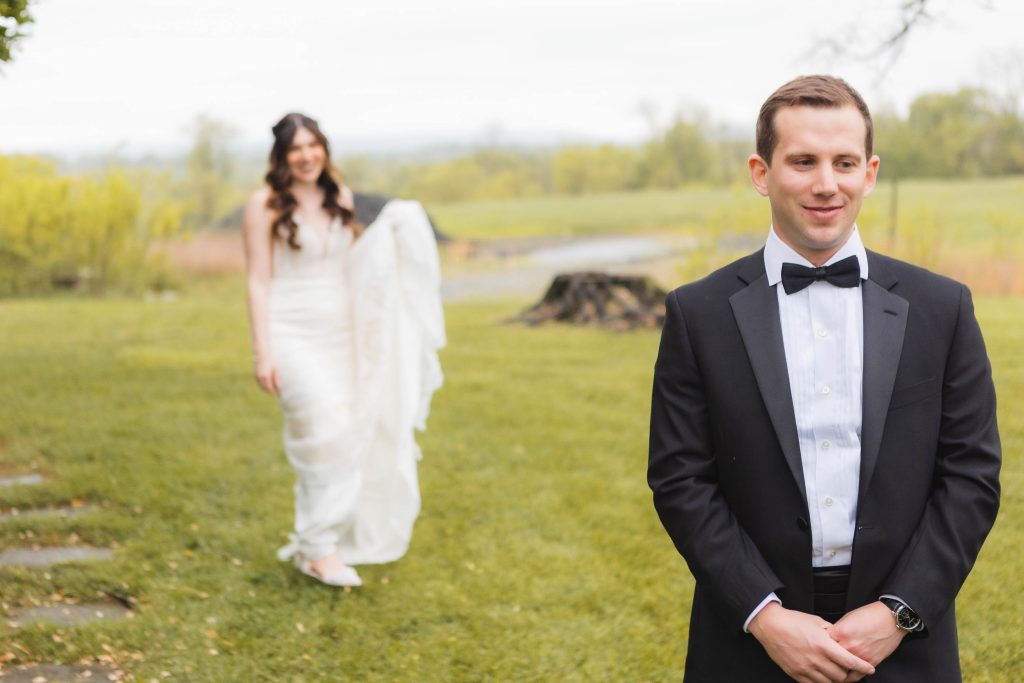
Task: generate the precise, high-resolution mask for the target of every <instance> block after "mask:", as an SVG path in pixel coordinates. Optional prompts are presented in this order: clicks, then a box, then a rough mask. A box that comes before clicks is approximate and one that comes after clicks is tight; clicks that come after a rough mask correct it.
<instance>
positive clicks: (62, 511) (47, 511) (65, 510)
mask: <svg viewBox="0 0 1024 683" xmlns="http://www.w3.org/2000/svg"><path fill="white" fill-rule="evenodd" d="M95 509H96V508H95V507H94V506H92V505H81V506H79V507H56V508H29V509H26V510H18V511H17V512H14V511H11V512H5V513H3V514H2V515H0V521H7V520H11V519H49V518H54V517H55V518H58V519H60V518H65V517H78V516H80V515H84V514H87V513H89V512H93V511H94V510H95Z"/></svg>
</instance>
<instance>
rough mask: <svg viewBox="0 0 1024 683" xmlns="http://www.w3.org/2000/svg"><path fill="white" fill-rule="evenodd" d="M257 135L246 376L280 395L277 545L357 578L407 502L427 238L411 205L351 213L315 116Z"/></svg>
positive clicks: (431, 381) (320, 567) (427, 337)
mask: <svg viewBox="0 0 1024 683" xmlns="http://www.w3.org/2000/svg"><path fill="white" fill-rule="evenodd" d="M273 133H274V144H273V148H272V149H271V152H270V168H269V171H268V172H267V175H266V182H267V184H266V185H265V186H264V187H262V188H261V189H259V190H257V191H256V192H255V193H253V195H252V197H251V198H250V199H249V201H248V203H247V205H246V208H245V217H244V230H243V233H244V239H245V254H246V269H247V273H248V302H249V320H250V325H251V332H252V345H253V353H254V357H255V374H256V381H257V382H258V383H259V385H260V387H261V388H262V389H263V390H264V391H267V392H269V393H270V394H273V395H275V396H277V398H278V401H279V402H280V405H281V410H282V412H283V413H284V449H285V453H286V454H287V457H288V461H289V462H290V463H291V464H292V466H293V467H294V469H295V474H296V483H295V530H294V533H292V534H291V535H290V542H289V543H288V544H287V545H286V546H284V547H283V548H281V549H280V550H279V551H278V557H279V558H280V559H282V560H288V559H291V560H293V562H294V563H295V566H296V567H297V568H298V569H299V570H300V571H301V572H303V573H304V574H307V575H309V576H312V577H314V578H316V579H318V580H319V581H322V582H323V583H326V584H330V585H332V586H358V585H361V583H362V582H361V580H360V578H359V575H358V573H357V572H356V570H355V568H354V567H353V566H352V565H358V564H370V563H381V562H391V561H394V560H397V559H398V558H400V557H402V555H404V554H405V551H406V549H407V548H408V546H409V540H410V538H411V536H412V527H413V523H414V522H415V520H416V517H417V515H418V514H419V509H420V495H419V484H418V480H417V474H416V463H417V460H419V458H420V452H419V448H418V447H417V445H416V442H415V440H414V438H413V429H414V428H418V429H421V430H422V429H423V428H424V427H425V420H426V417H427V413H428V410H429V406H430V398H431V395H432V394H433V392H434V391H435V390H436V389H437V388H438V387H440V385H441V367H440V364H439V362H438V359H437V350H438V349H440V348H441V347H442V346H444V344H445V331H444V319H443V315H442V311H441V303H440V294H439V284H440V269H439V265H438V256H437V245H436V243H435V240H434V235H433V230H432V227H431V225H430V221H429V219H428V218H427V216H426V213H425V212H424V210H423V207H422V206H420V204H419V203H418V202H412V201H400V200H391V201H388V202H387V203H385V204H384V205H383V207H380V206H379V205H378V206H374V207H371V210H370V213H369V214H366V215H364V213H363V212H362V211H360V207H359V206H357V204H358V201H359V198H358V197H354V196H353V194H352V192H351V191H350V190H349V188H348V187H346V186H345V185H344V184H342V181H341V179H340V175H339V174H338V172H337V170H336V169H335V168H334V167H333V165H332V164H331V160H330V146H329V145H328V142H327V138H326V137H325V136H324V134H323V133H322V132H321V131H320V128H319V126H318V125H317V122H316V121H314V120H313V119H311V118H309V117H307V116H304V115H302V114H288V115H287V116H285V117H284V118H283V119H281V120H280V121H279V122H278V123H277V125H275V126H274V127H273ZM374 209H375V210H376V212H374Z"/></svg>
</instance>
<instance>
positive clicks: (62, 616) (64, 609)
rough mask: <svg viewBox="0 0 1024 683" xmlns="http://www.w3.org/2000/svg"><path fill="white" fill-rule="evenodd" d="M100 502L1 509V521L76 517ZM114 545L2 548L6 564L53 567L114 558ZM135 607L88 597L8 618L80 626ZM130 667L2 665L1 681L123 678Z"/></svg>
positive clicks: (17, 624)
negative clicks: (108, 546) (81, 600)
mask: <svg viewBox="0 0 1024 683" xmlns="http://www.w3.org/2000/svg"><path fill="white" fill-rule="evenodd" d="M43 481H45V480H44V478H43V476H42V475H41V474H38V473H36V472H30V473H27V474H16V475H9V476H3V477H0V488H4V487H11V486H19V485H20V486H34V485H38V484H42V483H43ZM93 509H94V508H92V507H90V506H87V505H83V506H72V507H55V508H39V509H33V510H11V511H10V512H7V513H4V514H3V515H0V521H7V520H11V519H26V518H27V519H41V518H48V517H74V516H78V515H81V514H85V513H87V512H91V511H92V510H93ZM113 557H114V551H113V550H110V549H109V548H89V547H55V548H12V549H11V550H6V551H4V552H2V553H0V567H3V566H8V567H11V566H16V567H40V568H41V567H49V566H50V565H53V564H59V563H62V562H92V561H97V560H110V559H113ZM131 614H132V612H131V610H129V609H127V608H125V607H123V606H121V605H117V604H114V603H106V602H103V603H87V604H80V605H45V606H41V607H29V608H25V609H19V610H14V611H13V614H12V616H11V618H10V619H9V620H8V626H10V627H11V628H23V627H25V626H29V625H31V624H36V623H40V622H46V623H51V624H56V625H58V626H80V625H83V624H88V623H92V622H95V621H97V620H110V619H123V618H125V617H128V616H130V615H131ZM122 680H124V672H123V671H120V670H117V669H112V668H110V667H107V666H98V665H97V666H94V665H76V666H65V665H62V664H37V665H31V666H21V667H13V668H8V667H4V668H2V669H0V683H72V682H74V681H90V683H93V682H95V681H122Z"/></svg>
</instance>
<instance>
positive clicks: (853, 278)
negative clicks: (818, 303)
mask: <svg viewBox="0 0 1024 683" xmlns="http://www.w3.org/2000/svg"><path fill="white" fill-rule="evenodd" d="M815 280H824V281H825V282H828V283H829V284H833V285H835V286H836V287H856V286H857V285H859V284H860V261H858V260H857V257H856V256H847V257H846V258H844V259H843V260H842V261H836V262H835V263H833V264H832V265H831V266H821V267H820V268H808V267H807V266H801V265H797V264H796V263H783V264H782V286H783V288H785V290H786V294H792V293H794V292H799V291H800V290H801V289H803V288H804V287H808V286H810V284H811V283H812V282H814V281H815Z"/></svg>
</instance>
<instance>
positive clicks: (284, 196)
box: [265, 113, 363, 249]
mask: <svg viewBox="0 0 1024 683" xmlns="http://www.w3.org/2000/svg"><path fill="white" fill-rule="evenodd" d="M300 128H305V129H306V130H308V131H309V132H310V133H312V134H313V137H315V138H316V139H317V142H319V143H320V145H321V146H322V147H323V148H324V170H323V171H321V173H320V176H319V177H318V178H317V179H316V184H317V185H319V186H320V187H321V188H323V191H324V203H323V208H324V209H325V210H326V211H327V213H328V214H330V215H331V217H332V218H334V217H336V216H341V222H342V224H343V225H345V226H346V227H347V228H349V229H351V230H352V232H353V233H355V236H356V237H359V235H361V234H362V232H363V225H362V224H361V223H359V221H357V220H356V217H355V214H354V213H353V212H352V209H350V208H346V207H344V206H342V205H341V204H340V203H339V202H338V198H339V196H340V195H341V184H342V182H343V181H342V176H341V173H340V172H339V171H338V169H337V168H335V167H334V164H332V163H331V145H330V143H328V142H327V136H326V135H324V134H323V132H321V130H320V125H319V124H318V123H317V122H316V120H314V119H311V118H310V117H308V116H306V115H305V114H298V113H291V114H286V115H285V117H284V118H283V119H281V120H280V121H278V122H277V123H276V124H274V127H273V128H272V129H271V130H272V131H273V133H274V146H273V147H272V148H271V149H270V170H268V171H267V175H266V176H265V180H266V181H267V184H268V185H270V197H269V198H268V199H267V208H268V209H270V210H272V211H273V212H274V213H275V214H276V215H277V218H276V219H275V220H274V224H273V225H272V226H271V232H272V233H273V235H274V236H275V237H278V238H281V239H284V240H285V241H286V242H288V246H290V247H291V248H292V249H298V248H299V243H298V242H297V241H296V239H295V235H296V233H297V232H298V229H299V226H298V224H297V223H296V222H295V219H294V218H292V214H293V213H294V212H295V208H296V207H297V206H298V202H296V200H295V196H294V195H293V194H292V190H291V185H292V180H293V179H292V174H291V171H290V170H289V169H288V150H289V149H290V148H291V146H292V141H293V140H294V139H295V134H296V133H297V132H298V131H299V129H300Z"/></svg>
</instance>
